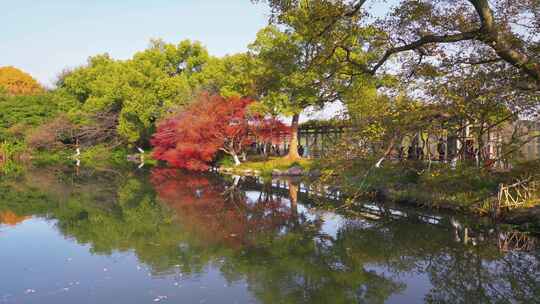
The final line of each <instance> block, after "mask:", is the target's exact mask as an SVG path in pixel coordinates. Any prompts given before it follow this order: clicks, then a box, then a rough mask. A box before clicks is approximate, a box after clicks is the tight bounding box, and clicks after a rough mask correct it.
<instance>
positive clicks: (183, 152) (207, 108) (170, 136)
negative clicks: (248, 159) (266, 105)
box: [151, 94, 284, 171]
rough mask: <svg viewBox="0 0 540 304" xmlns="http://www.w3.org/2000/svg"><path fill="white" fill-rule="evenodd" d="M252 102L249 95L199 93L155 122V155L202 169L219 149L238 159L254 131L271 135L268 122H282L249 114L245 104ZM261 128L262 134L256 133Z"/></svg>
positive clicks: (254, 133)
mask: <svg viewBox="0 0 540 304" xmlns="http://www.w3.org/2000/svg"><path fill="white" fill-rule="evenodd" d="M252 102H253V100H252V99H248V98H238V97H231V98H223V97H221V96H217V95H208V94H202V95H200V96H199V97H198V99H197V100H196V101H194V102H193V103H192V104H191V105H190V106H188V107H187V108H186V109H184V110H183V111H181V112H179V113H177V114H175V115H173V116H172V117H170V118H168V119H165V120H164V121H162V122H161V123H160V124H159V125H158V128H157V132H156V133H155V134H154V136H153V138H152V141H151V143H152V145H153V146H154V147H155V149H154V153H153V156H154V158H155V159H158V160H163V161H166V162H168V163H169V164H170V165H171V166H173V167H177V168H185V169H188V170H199V171H201V170H206V169H208V167H209V163H210V162H211V161H212V160H213V159H214V157H215V156H216V154H217V152H218V151H220V150H221V151H223V152H225V153H227V154H229V155H231V156H232V157H233V158H234V159H235V160H236V161H237V162H238V155H240V154H241V153H242V152H243V151H244V150H245V147H246V146H247V145H249V144H251V143H253V142H254V141H255V140H256V138H257V134H260V136H264V137H265V138H268V137H272V136H271V135H268V130H267V129H268V126H267V125H268V124H273V125H280V124H281V123H280V122H279V121H277V120H265V119H264V118H263V117H261V116H259V115H249V114H248V105H250V104H251V103H252ZM263 126H266V127H264V128H263ZM279 129H280V130H282V129H284V127H280V128H279ZM262 130H264V131H265V132H263V133H264V134H263V133H259V131H262Z"/></svg>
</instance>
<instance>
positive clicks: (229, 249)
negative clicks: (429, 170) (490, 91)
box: [0, 169, 540, 303]
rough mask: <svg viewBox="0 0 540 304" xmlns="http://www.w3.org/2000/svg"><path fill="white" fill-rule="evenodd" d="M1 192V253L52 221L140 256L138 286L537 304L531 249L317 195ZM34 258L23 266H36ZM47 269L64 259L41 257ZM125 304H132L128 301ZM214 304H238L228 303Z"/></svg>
mask: <svg viewBox="0 0 540 304" xmlns="http://www.w3.org/2000/svg"><path fill="white" fill-rule="evenodd" d="M278 184H279V185H278ZM0 188H1V189H0V190H1V192H0V222H1V223H2V224H0V225H2V226H0V227H2V228H0V246H1V245H2V243H3V242H7V241H9V240H5V239H2V230H3V229H5V227H10V228H8V229H17V227H13V225H17V224H18V223H21V222H23V221H24V220H25V219H27V218H29V217H34V218H39V219H42V220H46V221H52V222H53V223H54V227H55V228H54V229H56V230H57V231H59V232H60V233H61V235H63V236H64V237H67V238H68V239H69V240H70V242H76V243H78V244H84V245H85V246H87V248H88V249H86V250H88V251H90V252H92V253H95V254H100V255H103V256H104V257H105V258H113V257H114V256H115V255H117V254H118V253H123V252H124V253H130V252H133V253H134V255H135V256H136V258H137V259H138V262H137V261H133V262H130V263H133V264H134V265H135V264H137V263H139V262H140V263H142V264H144V265H146V267H148V271H149V274H150V276H149V277H148V278H146V279H145V281H143V282H146V283H141V284H150V282H154V283H155V281H153V280H156V279H158V278H165V279H170V280H173V281H174V282H175V284H176V285H175V286H180V285H182V284H184V285H185V284H188V283H189V282H191V283H193V284H199V285H200V286H203V285H204V286H209V287H210V289H217V288H218V286H217V285H216V283H215V280H214V279H210V277H211V276H209V275H210V274H211V275H212V276H216V275H217V276H219V277H221V278H222V279H223V280H225V281H226V282H228V283H227V284H231V285H234V284H241V285H242V286H246V288H245V289H244V290H243V291H237V292H240V293H245V295H246V296H245V297H241V298H242V299H244V300H243V301H248V302H249V301H256V302H260V303H384V302H394V303H403V302H418V301H425V302H429V303H489V302H497V303H516V302H517V303H535V302H538V299H540V282H539V281H540V279H539V277H540V254H539V251H538V249H537V248H535V243H534V242H535V239H534V237H532V236H530V235H527V234H523V233H518V232H515V231H504V230H500V229H499V228H498V227H488V228H486V229H479V228H477V227H475V228H474V229H471V228H470V227H471V226H470V225H465V224H464V221H462V220H456V219H455V218H451V217H446V216H441V215H432V214H426V213H425V212H418V211H416V210H400V209H395V208H389V207H388V206H372V205H369V204H366V205H362V206H358V210H357V211H358V212H357V215H356V216H354V217H351V216H345V215H340V214H336V213H332V212H328V211H320V210H317V209H316V208H313V206H312V205H311V202H310V200H309V195H308V193H306V192H309V191H303V190H302V189H304V190H305V189H306V188H308V187H306V186H305V185H302V184H299V183H297V182H295V181H281V182H279V183H274V186H272V185H271V184H262V183H260V181H258V180H254V179H243V180H240V179H238V178H234V177H230V178H221V177H218V176H214V175H190V174H186V173H182V172H179V171H174V170H167V169H155V170H153V171H152V172H150V173H148V174H140V175H139V174H133V173H129V174H122V175H118V174H112V175H107V176H101V175H100V176H96V175H87V176H85V175H84V174H79V176H76V177H72V176H69V175H66V174H65V172H64V173H62V172H55V173H54V172H53V173H51V172H50V171H37V172H33V173H29V174H27V175H26V176H24V177H21V178H19V179H18V180H9V179H4V180H0ZM8 225H12V226H8ZM21 226H24V224H22V225H21ZM51 227H52V226H51ZM51 229H53V228H51ZM25 237H29V238H32V235H30V236H28V235H26V236H25ZM35 237H36V238H37V237H40V236H37V235H36V236H35ZM48 238H51V239H50V240H49V239H47V241H50V242H51V243H54V240H53V239H52V238H53V236H49V237H48ZM524 244H526V245H524ZM518 249H519V250H518ZM8 250H12V251H8V253H5V254H11V255H14V256H15V255H16V254H17V250H16V249H8ZM35 254H36V256H34V255H32V254H26V255H25V256H26V258H27V259H28V262H30V261H31V260H32V259H37V253H35ZM47 259H51V260H52V259H53V256H47V255H45V256H41V257H40V260H45V261H46V260H47ZM137 265H138V264H137ZM137 267H139V266H137ZM4 275H5V276H6V277H7V276H8V275H9V274H4ZM36 275H38V274H36ZM39 275H41V276H47V273H40V274H39ZM0 276H1V277H0V278H2V279H3V278H4V276H3V275H0ZM117 280H127V281H130V280H134V278H131V277H129V276H127V275H126V277H120V278H117ZM10 286H11V288H13V289H15V290H3V289H2V287H0V293H2V292H4V293H9V294H14V293H16V291H17V290H25V288H27V287H26V286H24V282H12V283H11V285H10ZM130 292H131V293H134V294H137V293H141V296H142V294H143V293H144V291H143V290H132V291H130ZM210 292H211V291H210V290H209V291H206V293H210ZM175 293H177V294H176V296H177V297H178V299H179V300H182V299H183V300H186V299H187V297H188V295H187V294H185V293H180V292H176V291H171V294H175ZM203 293H204V292H203ZM36 296H39V295H36ZM228 297H231V298H228ZM38 299H39V298H38ZM114 299H115V302H117V303H122V302H126V303H127V302H128V300H127V298H126V297H125V295H124V294H117V295H115V296H114ZM123 299H126V300H125V301H124V300H123ZM155 299H159V301H161V300H166V298H161V299H160V298H155ZM171 299H172V298H171ZM249 299H252V300H249ZM41 300H42V301H37V302H43V303H45V302H46V301H44V300H43V299H41ZM215 301H216V303H217V302H219V303H222V302H234V301H233V298H232V296H227V295H224V294H223V296H222V297H221V298H220V297H219V296H218V297H216V298H215ZM0 302H2V294H0ZM15 302H17V301H15ZM61 302H62V300H61V299H60V300H59V299H55V302H54V303H61ZM51 303H52V302H51ZM66 303H67V302H66Z"/></svg>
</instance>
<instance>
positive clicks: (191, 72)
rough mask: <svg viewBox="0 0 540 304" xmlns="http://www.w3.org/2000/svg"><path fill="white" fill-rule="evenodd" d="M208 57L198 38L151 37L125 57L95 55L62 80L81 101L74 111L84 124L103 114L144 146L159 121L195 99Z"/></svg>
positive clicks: (120, 132)
mask: <svg viewBox="0 0 540 304" xmlns="http://www.w3.org/2000/svg"><path fill="white" fill-rule="evenodd" d="M208 60H209V56H208V53H207V51H206V49H205V48H204V47H203V46H202V45H201V44H200V43H198V42H191V41H187V40H186V41H182V42H180V43H179V44H178V45H174V44H168V43H165V42H163V41H161V40H153V41H151V44H150V47H149V48H148V49H146V50H145V51H142V52H139V53H137V54H135V55H134V56H133V58H132V59H130V60H127V61H121V60H114V59H112V58H110V57H109V56H108V55H107V54H105V55H98V56H94V57H91V58H90V59H89V61H88V65H86V66H84V67H80V68H77V69H75V70H73V71H71V72H68V73H66V74H64V75H63V76H62V78H61V79H60V81H59V82H58V83H59V84H60V89H62V90H65V91H67V92H69V93H70V94H73V95H74V96H76V97H77V98H78V99H79V101H80V102H81V103H82V107H81V109H80V111H79V112H78V113H76V114H77V115H75V116H76V117H78V118H79V120H80V121H81V122H83V123H86V124H95V123H96V121H95V120H94V121H93V120H92V117H95V116H98V117H100V116H102V114H103V113H105V114H106V115H109V116H112V117H115V119H116V120H117V124H116V132H117V134H118V135H119V136H120V137H121V139H122V140H124V141H126V142H128V143H139V144H145V143H147V142H148V139H149V138H150V136H151V134H152V133H153V130H154V127H155V125H154V124H155V122H156V121H157V120H159V119H160V118H161V117H163V116H164V115H166V114H167V113H169V112H172V111H174V110H175V109H177V108H178V107H182V106H184V105H186V104H187V103H188V101H189V100H191V98H192V95H193V92H194V91H195V90H197V89H198V88H199V87H200V86H201V85H202V83H203V79H202V77H201V75H200V74H201V71H202V69H203V67H204V65H205V64H206V63H207V61H208ZM100 113H101V115H98V114H100Z"/></svg>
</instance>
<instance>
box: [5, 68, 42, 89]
mask: <svg viewBox="0 0 540 304" xmlns="http://www.w3.org/2000/svg"><path fill="white" fill-rule="evenodd" d="M1 89H4V90H6V91H7V94H9V95H36V94H40V93H43V88H42V87H41V86H40V85H39V83H38V82H37V81H36V80H35V79H34V78H32V76H30V75H29V74H27V73H25V72H23V71H21V70H19V69H17V68H14V67H11V66H8V67H0V90H1Z"/></svg>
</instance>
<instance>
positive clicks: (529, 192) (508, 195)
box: [495, 178, 538, 211]
mask: <svg viewBox="0 0 540 304" xmlns="http://www.w3.org/2000/svg"><path fill="white" fill-rule="evenodd" d="M537 193H538V182H537V181H534V180H531V178H527V179H525V180H522V181H518V182H516V183H514V184H511V185H504V184H500V185H499V193H498V196H497V202H496V203H497V206H495V207H496V211H500V210H501V209H514V208H519V207H523V206H525V205H527V204H528V203H530V202H531V201H533V200H535V199H538V197H537Z"/></svg>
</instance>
